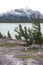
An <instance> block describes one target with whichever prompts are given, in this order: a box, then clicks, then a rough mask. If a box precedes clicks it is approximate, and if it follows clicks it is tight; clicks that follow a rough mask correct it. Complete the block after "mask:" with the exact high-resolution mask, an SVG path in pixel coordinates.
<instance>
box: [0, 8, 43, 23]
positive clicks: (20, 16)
mask: <svg viewBox="0 0 43 65" xmlns="http://www.w3.org/2000/svg"><path fill="white" fill-rule="evenodd" d="M38 15H39V17H40V19H41V22H42V23H43V15H42V14H41V13H40V12H38V11H33V10H31V9H15V10H11V11H9V12H6V13H3V14H0V23H31V22H32V21H33V19H34V18H37V16H38Z"/></svg>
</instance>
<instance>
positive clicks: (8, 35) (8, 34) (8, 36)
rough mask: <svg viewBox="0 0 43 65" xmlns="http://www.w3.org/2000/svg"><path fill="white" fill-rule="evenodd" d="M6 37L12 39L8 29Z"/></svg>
mask: <svg viewBox="0 0 43 65" xmlns="http://www.w3.org/2000/svg"><path fill="white" fill-rule="evenodd" d="M7 38H8V39H12V37H11V35H10V32H9V31H8V33H7Z"/></svg>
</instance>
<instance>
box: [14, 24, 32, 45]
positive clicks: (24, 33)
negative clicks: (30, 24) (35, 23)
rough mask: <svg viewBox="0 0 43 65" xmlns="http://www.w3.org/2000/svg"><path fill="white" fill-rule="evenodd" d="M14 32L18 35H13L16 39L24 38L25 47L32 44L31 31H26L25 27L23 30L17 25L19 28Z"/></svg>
mask: <svg viewBox="0 0 43 65" xmlns="http://www.w3.org/2000/svg"><path fill="white" fill-rule="evenodd" d="M14 31H15V32H17V33H18V34H17V35H15V37H16V39H19V40H20V39H22V38H24V40H25V41H26V42H27V45H30V44H32V41H33V40H32V31H31V29H30V28H28V29H27V28H26V26H25V27H24V29H23V28H22V25H21V24H19V28H15V30H14Z"/></svg>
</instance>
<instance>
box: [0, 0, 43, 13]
mask: <svg viewBox="0 0 43 65" xmlns="http://www.w3.org/2000/svg"><path fill="white" fill-rule="evenodd" d="M17 8H29V9H32V10H37V11H39V12H41V13H42V14H43V0H0V13H2V12H6V11H9V10H13V9H17Z"/></svg>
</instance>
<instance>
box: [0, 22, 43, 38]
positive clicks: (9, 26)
mask: <svg viewBox="0 0 43 65" xmlns="http://www.w3.org/2000/svg"><path fill="white" fill-rule="evenodd" d="M19 24H21V25H22V26H23V27H24V26H27V28H28V27H30V28H31V27H32V24H31V23H0V32H1V33H2V34H3V35H6V36H7V32H8V30H9V32H10V34H11V36H12V37H13V38H15V34H17V33H16V32H15V31H14V29H15V27H18V25H19ZM41 32H42V33H43V23H41Z"/></svg>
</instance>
